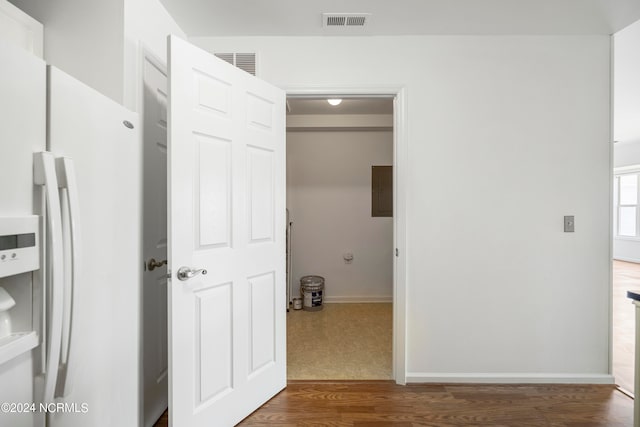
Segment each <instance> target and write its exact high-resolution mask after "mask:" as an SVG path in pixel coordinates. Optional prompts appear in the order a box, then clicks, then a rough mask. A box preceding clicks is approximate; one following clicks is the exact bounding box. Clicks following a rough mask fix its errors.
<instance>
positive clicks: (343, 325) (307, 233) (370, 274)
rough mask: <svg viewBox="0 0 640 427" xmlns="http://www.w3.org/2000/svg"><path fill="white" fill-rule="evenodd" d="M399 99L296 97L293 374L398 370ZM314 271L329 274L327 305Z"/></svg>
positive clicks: (290, 141) (290, 151)
mask: <svg viewBox="0 0 640 427" xmlns="http://www.w3.org/2000/svg"><path fill="white" fill-rule="evenodd" d="M396 98H397V96H396V95H395V94H383V95H370V94H358V95H344V94H339V95H338V94H335V93H334V94H327V95H318V94H300V93H298V94H295V95H293V94H289V96H288V99H287V138H286V140H287V211H288V225H289V228H288V229H289V233H288V238H289V245H288V254H287V255H288V287H289V292H288V301H289V303H290V305H289V313H288V314H287V376H288V379H289V380H392V379H395V378H396V377H395V374H394V372H395V370H394V356H395V354H394V353H395V352H394V329H395V328H394V317H395V316H394V313H395V311H394V300H395V291H396V285H395V271H396V265H395V262H396V258H395V256H396V247H397V245H396V238H397V235H396V223H397V221H396V219H397V218H396V217H395V213H396V212H395V210H394V205H395V203H394V201H395V200H396V197H395V194H396V191H394V190H395V187H396V182H395V179H393V177H394V176H395V175H396V171H395V165H396V154H397V150H396V148H397V147H396V142H395V141H396V137H397V135H396V132H394V130H395V129H394V123H395V109H394V104H395V103H396ZM329 100H331V102H328V101H329ZM334 104H335V105H334ZM385 177H386V178H385ZM307 275H317V276H322V277H323V278H324V279H325V287H324V290H323V295H322V310H320V311H317V308H318V307H312V306H311V305H312V303H311V301H310V299H309V298H308V301H307V300H305V299H304V298H303V297H304V295H303V292H302V291H301V289H300V288H301V286H300V279H301V277H303V276H307ZM304 294H305V295H306V293H304ZM306 296H309V295H306ZM297 298H301V300H299V301H295V300H294V299H297ZM300 306H302V307H303V308H302V309H300Z"/></svg>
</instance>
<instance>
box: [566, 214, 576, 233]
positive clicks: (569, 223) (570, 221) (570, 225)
mask: <svg viewBox="0 0 640 427" xmlns="http://www.w3.org/2000/svg"><path fill="white" fill-rule="evenodd" d="M574 231H575V219H574V216H573V215H567V216H565V217H564V232H565V233H573V232H574Z"/></svg>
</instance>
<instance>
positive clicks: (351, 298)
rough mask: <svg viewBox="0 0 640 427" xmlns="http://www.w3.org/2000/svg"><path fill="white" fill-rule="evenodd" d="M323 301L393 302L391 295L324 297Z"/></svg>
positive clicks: (333, 302)
mask: <svg viewBox="0 0 640 427" xmlns="http://www.w3.org/2000/svg"><path fill="white" fill-rule="evenodd" d="M323 302H325V303H327V304H340V303H368V302H371V303H373V302H393V297H392V296H347V297H324V298H323Z"/></svg>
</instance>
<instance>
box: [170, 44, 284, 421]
mask: <svg viewBox="0 0 640 427" xmlns="http://www.w3.org/2000/svg"><path fill="white" fill-rule="evenodd" d="M169 58H170V59H169V87H170V91H169V116H170V117H169V174H170V178H169V194H170V201H169V206H170V208H169V209H170V220H169V230H170V231H169V268H170V271H171V273H172V276H171V279H170V282H171V284H170V310H169V314H170V332H169V337H170V338H169V339H170V344H169V347H170V373H169V376H170V398H169V399H170V411H169V414H170V415H169V416H170V420H171V422H172V424H173V425H176V426H182V425H189V426H205V425H220V426H225V425H234V424H236V423H238V422H239V421H240V420H242V419H243V418H244V417H246V416H247V415H249V414H250V413H251V412H253V411H254V410H255V409H257V408H258V407H259V406H260V405H262V404H263V403H264V402H266V401H267V400H268V399H269V398H271V397H272V396H273V395H274V394H275V393H277V392H278V391H280V390H281V389H283V388H284V387H285V384H286V360H285V358H286V344H285V340H286V329H285V328H286V326H285V320H286V319H285V315H286V311H285V310H284V309H283V308H282V307H285V306H286V304H285V297H286V295H285V242H284V237H285V230H284V227H285V218H284V213H285V200H284V197H285V163H284V159H285V157H284V156H285V150H284V148H285V145H284V141H285V133H284V128H285V116H284V111H285V106H284V104H285V95H284V93H283V92H282V91H281V90H279V89H277V88H275V87H273V86H271V85H269V84H267V83H265V82H262V81H260V80H258V79H257V78H255V77H253V76H251V75H249V74H247V73H245V72H244V71H241V70H239V69H237V68H235V67H233V66H231V65H229V64H227V63H226V62H224V61H222V60H220V59H218V58H215V57H214V56H212V55H210V54H209V53H207V52H204V51H202V50H200V49H198V48H196V47H194V46H192V45H190V44H188V43H186V42H184V41H182V40H180V39H177V38H174V37H173V36H172V37H170V42H169ZM181 267H190V268H193V269H194V271H195V270H196V269H205V270H206V273H207V274H204V272H198V273H197V274H195V275H194V276H193V277H191V278H189V279H188V280H184V281H181V280H178V279H177V277H176V273H177V271H178V269H180V268H181Z"/></svg>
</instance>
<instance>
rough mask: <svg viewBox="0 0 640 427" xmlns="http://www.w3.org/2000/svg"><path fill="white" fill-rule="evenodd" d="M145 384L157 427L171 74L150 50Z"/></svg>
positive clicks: (161, 405) (163, 379)
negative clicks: (168, 82)
mask: <svg viewBox="0 0 640 427" xmlns="http://www.w3.org/2000/svg"><path fill="white" fill-rule="evenodd" d="M143 81H144V89H143V90H144V95H143V96H144V98H143V100H144V101H143V102H144V104H143V110H144V120H143V123H144V136H143V144H144V156H143V170H144V172H143V177H144V178H143V188H144V189H145V191H144V196H143V197H144V199H143V200H144V203H143V218H144V221H143V224H144V226H143V239H142V241H143V245H144V249H143V251H144V259H145V273H144V276H143V285H142V286H143V291H142V343H143V345H142V360H143V363H142V376H143V378H142V381H143V383H142V387H143V396H144V426H152V425H153V424H154V423H155V421H156V420H157V419H158V418H159V417H160V415H162V413H163V412H164V411H165V409H167V405H168V389H167V384H168V350H167V266H166V260H167V212H166V206H167V73H166V67H163V66H162V64H161V63H159V61H157V60H156V59H152V58H150V56H149V55H148V54H145V58H144V62H143Z"/></svg>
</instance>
